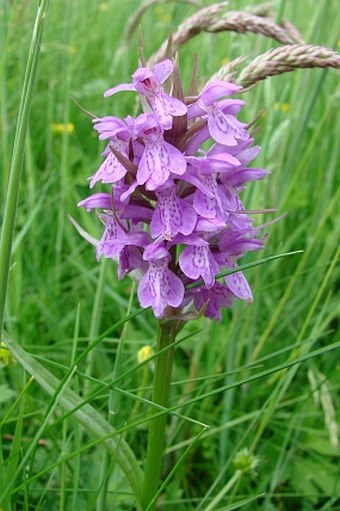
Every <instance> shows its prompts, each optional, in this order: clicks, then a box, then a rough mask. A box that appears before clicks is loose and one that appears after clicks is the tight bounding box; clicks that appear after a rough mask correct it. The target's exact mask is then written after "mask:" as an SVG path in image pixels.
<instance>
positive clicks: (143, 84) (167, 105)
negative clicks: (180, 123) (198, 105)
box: [104, 59, 187, 129]
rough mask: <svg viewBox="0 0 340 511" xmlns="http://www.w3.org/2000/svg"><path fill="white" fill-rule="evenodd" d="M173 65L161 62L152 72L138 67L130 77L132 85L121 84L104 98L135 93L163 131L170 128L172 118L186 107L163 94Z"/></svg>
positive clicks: (167, 60)
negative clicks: (123, 92) (143, 101)
mask: <svg viewBox="0 0 340 511" xmlns="http://www.w3.org/2000/svg"><path fill="white" fill-rule="evenodd" d="M173 70H174V64H173V62H172V61H171V60H170V59H166V60H163V61H162V62H159V63H158V64H156V65H155V67H154V68H153V70H151V69H149V68H148V67H140V68H138V69H137V70H136V71H135V73H133V75H132V79H133V82H132V83H122V84H121V85H117V86H116V87H113V88H112V89H108V90H107V91H106V92H105V93H104V96H105V97H108V96H112V95H113V94H116V93H117V92H120V91H137V92H139V93H140V94H142V95H143V96H145V98H146V99H147V100H148V102H149V104H150V106H151V108H152V110H153V111H154V113H155V115H156V117H157V119H158V121H159V123H160V124H161V125H162V126H163V127H164V129H170V128H171V126H172V117H173V116H181V115H185V114H186V113H187V107H186V105H185V104H184V103H182V102H181V101H180V100H179V99H177V98H174V97H173V96H170V94H167V93H166V92H164V89H163V87H162V83H164V82H165V80H166V79H167V78H169V76H170V75H171V74H172V72H173Z"/></svg>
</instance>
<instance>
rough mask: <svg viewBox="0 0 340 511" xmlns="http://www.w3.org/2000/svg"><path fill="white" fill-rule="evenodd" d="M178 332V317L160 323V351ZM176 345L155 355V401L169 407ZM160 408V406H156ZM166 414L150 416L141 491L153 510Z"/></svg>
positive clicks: (143, 503) (161, 460) (159, 470)
mask: <svg viewBox="0 0 340 511" xmlns="http://www.w3.org/2000/svg"><path fill="white" fill-rule="evenodd" d="M176 334H177V330H176V322H175V321H171V320H168V321H163V322H160V324H159V329H158V339H157V352H159V351H160V350H162V349H164V348H166V347H167V346H169V345H170V344H172V343H173V342H174V341H175V338H176ZM173 355H174V352H173V349H169V350H167V351H165V352H164V353H160V354H159V355H158V356H157V357H156V359H155V374H154V381H153V395H152V400H153V402H154V403H157V404H159V405H162V406H164V407H167V406H168V404H169V391H170V383H171V372H172V363H173ZM154 410H155V411H156V412H158V409H154ZM166 422H167V415H166V414H163V415H160V416H158V417H156V418H154V419H151V421H150V425H149V433H148V443H147V452H146V460H145V475H144V486H143V491H142V508H143V509H148V511H152V509H154V506H153V505H151V506H149V504H150V502H151V500H152V499H153V496H154V495H155V493H156V491H157V489H158V486H159V483H160V478H161V470H162V462H163V455H164V444H165V428H166Z"/></svg>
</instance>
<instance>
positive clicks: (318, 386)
mask: <svg viewBox="0 0 340 511" xmlns="http://www.w3.org/2000/svg"><path fill="white" fill-rule="evenodd" d="M212 3H213V2H208V1H204V2H203V1H202V2H200V4H201V5H204V6H207V5H210V4H212ZM139 5H140V2H138V1H137V0H125V1H124V2H122V1H118V0H108V1H107V2H103V1H99V0H92V1H90V0H73V1H72V2H70V1H68V0H57V1H54V0H50V5H49V8H48V12H47V16H46V19H45V27H44V34H43V40H42V48H41V54H40V59H39V67H38V70H37V80H36V84H35V88H34V95H33V100H32V109H31V117H30V122H29V130H28V136H27V141H26V146H25V150H24V151H25V154H24V166H23V171H22V179H21V184H20V192H19V205H18V214H17V220H16V229H15V239H14V245H13V258H12V263H11V271H10V281H9V287H8V295H7V305H6V315H5V320H6V321H5V334H4V340H6V338H10V339H12V340H14V341H15V342H16V343H18V344H20V346H21V347H22V348H23V349H24V350H25V352H27V353H29V354H31V357H32V360H35V361H36V362H39V363H40V364H41V365H42V366H44V367H45V368H46V369H47V370H48V371H50V372H51V373H53V374H54V375H55V376H56V377H57V378H58V379H59V380H60V381H62V384H61V385H60V386H59V387H58V386H57V390H56V391H55V392H52V396H50V395H48V393H46V389H43V385H42V384H41V382H40V380H39V377H37V376H36V377H35V379H31V375H32V374H33V376H35V375H34V371H33V369H34V368H33V366H32V368H31V371H30V370H27V371H26V370H25V369H24V368H23V367H22V363H21V362H20V361H15V360H14V359H13V358H11V357H9V356H8V352H7V350H6V349H5V348H4V347H2V348H1V351H0V363H1V366H0V427H1V436H0V446H1V452H2V454H0V509H2V510H3V511H9V510H10V511H21V510H25V511H31V510H32V511H33V510H34V511H38V510H41V511H42V510H49V511H57V510H59V511H62V510H67V511H69V510H70V511H75V510H80V509H82V510H88V511H92V510H94V509H96V510H97V511H104V510H109V509H110V510H116V511H123V510H128V509H134V506H135V503H134V497H133V495H132V493H131V488H130V486H129V484H128V482H127V480H126V477H125V476H124V475H123V473H122V471H121V470H120V468H119V467H118V466H117V464H115V463H114V462H113V461H112V460H111V458H110V455H109V454H108V451H107V449H106V448H105V446H104V445H103V443H102V442H101V441H100V439H98V438H96V437H95V431H94V430H93V428H92V429H91V427H92V426H91V427H89V428H87V427H86V418H85V419H83V421H80V422H79V420H78V419H79V416H78V418H77V417H76V415H75V414H73V413H72V406H73V407H74V406H76V403H75V402H71V401H72V400H71V398H70V403H71V405H70V408H71V410H70V411H67V408H66V410H65V406H63V405H62V400H63V398H64V399H67V396H68V394H67V390H65V389H72V390H73V391H74V392H75V393H76V394H78V395H79V396H80V400H87V399H88V401H89V403H90V404H91V405H92V407H93V408H94V409H95V410H96V411H97V413H98V414H100V415H101V416H102V417H105V418H106V419H107V421H108V423H110V424H111V425H112V426H113V427H115V428H117V429H118V430H121V431H123V436H124V439H125V440H126V441H127V442H129V444H130V446H131V447H132V450H133V451H134V453H135V455H136V456H137V458H138V459H139V460H143V457H144V454H145V441H146V430H147V422H148V404H147V400H149V399H150V384H151V380H152V363H149V364H146V363H144V365H141V366H139V365H138V364H139V362H138V358H137V355H138V353H139V350H140V349H141V348H143V347H144V346H151V347H153V346H154V343H155V328H156V321H155V318H154V317H153V314H152V311H150V310H144V311H143V312H141V313H139V314H137V315H135V316H133V317H132V318H131V319H130V320H129V321H128V322H126V323H124V318H125V317H126V315H128V314H132V315H133V313H134V312H135V311H138V309H139V305H138V301H137V299H136V296H135V292H136V289H135V285H134V284H133V282H132V280H130V279H129V278H126V279H124V280H123V281H121V282H118V280H117V278H116V268H115V264H114V263H113V262H112V261H108V260H101V261H100V262H99V263H97V262H96V260H95V253H94V249H93V247H91V246H90V245H89V244H87V243H86V241H85V240H83V239H82V238H81V237H80V236H79V234H78V233H77V232H76V230H75V228H74V226H73V225H72V223H71V222H70V220H69V218H68V215H70V216H72V217H73V218H75V219H76V220H77V222H78V223H79V224H81V225H82V226H83V228H84V229H86V230H87V231H88V232H90V233H91V235H93V236H95V237H97V238H99V237H100V235H101V234H100V226H99V223H98V221H97V218H96V216H95V215H88V214H87V213H86V212H85V211H83V210H80V209H78V208H77V203H78V202H79V201H80V200H82V199H83V198H84V197H86V196H87V195H88V184H87V181H86V179H87V177H88V176H91V175H92V174H93V173H94V171H95V170H96V169H97V168H98V166H99V163H100V161H101V157H100V152H101V150H102V149H104V145H102V146H100V145H99V144H98V140H97V134H96V133H95V132H94V130H93V128H92V124H91V119H90V118H89V117H88V116H87V115H86V114H84V112H83V111H82V110H81V109H80V108H79V107H78V106H77V105H76V104H75V102H73V101H72V99H71V98H72V97H74V98H75V99H76V100H77V102H79V104H80V105H81V106H82V107H83V108H84V109H86V110H88V111H90V112H92V113H93V114H95V115H97V116H103V115H108V114H111V115H117V116H122V117H124V116H126V115H128V114H133V112H134V109H135V103H134V99H133V96H131V95H130V94H128V93H127V94H124V93H122V94H121V95H119V96H114V97H113V98H109V99H104V98H103V92H104V91H105V90H106V89H108V88H109V87H112V86H114V85H116V84H118V83H120V82H128V81H130V75H131V73H132V72H133V71H134V70H135V69H136V67H137V58H138V51H137V31H132V28H133V27H132V28H131V30H130V33H129V34H126V32H125V31H124V30H125V28H126V26H127V24H128V22H129V20H131V16H132V15H133V13H134V12H135V11H136V9H137V8H138V6H139ZM258 5H259V2H257V1H256V0H241V1H239V2H236V0H230V9H234V10H240V9H246V8H252V7H257V6H258ZM36 7H37V2H31V1H26V0H14V1H13V2H6V1H3V2H1V3H0V34H1V35H0V39H1V43H0V44H1V52H0V126H1V128H0V130H1V153H0V166H1V176H0V183H1V207H0V215H2V211H3V205H4V202H5V200H6V196H7V185H8V176H9V168H10V160H11V152H12V146H13V140H14V132H15V125H16V120H17V116H18V105H19V99H20V93H21V87H22V81H23V74H24V70H25V65H26V60H27V49H28V46H29V43H30V38H31V32H32V26H33V21H34V16H35V11H36ZM195 9H197V7H195V6H194V5H191V4H190V3H186V2H157V3H154V4H153V5H151V6H150V7H149V9H147V10H146V11H145V13H144V14H143V17H142V19H141V25H142V31H143V37H144V45H145V53H146V55H147V57H151V55H152V54H153V53H154V52H155V51H156V50H157V49H158V48H159V46H160V45H161V43H162V42H163V41H164V40H165V39H166V38H167V36H168V33H169V29H170V27H174V28H176V27H177V26H178V25H179V24H180V23H181V22H182V21H183V20H184V19H185V18H186V17H187V16H190V15H192V14H193V13H194V12H195ZM273 11H274V13H275V17H276V21H278V22H280V21H281V20H282V19H283V18H285V19H288V20H290V21H291V22H293V23H294V24H295V25H296V26H297V27H298V29H299V31H300V33H301V34H302V35H303V38H304V39H305V41H306V42H307V43H313V44H320V45H323V46H327V47H330V48H334V49H337V50H339V45H340V40H339V39H338V37H339V33H338V32H337V31H338V27H339V21H340V19H339V6H338V2H337V1H336V0H320V1H319V2H315V0H300V1H299V2H297V1H294V0H286V1H283V0H277V1H274V2H273ZM277 46H279V43H277V42H275V41H273V40H272V39H269V38H265V37H263V36H261V35H258V34H237V33H233V32H222V33H218V34H209V33H202V34H200V35H198V36H197V37H195V38H193V39H192V40H190V41H189V42H188V43H187V44H186V45H185V46H183V48H182V49H181V50H180V63H181V69H182V75H183V76H182V78H183V82H184V84H186V86H188V84H189V81H190V76H191V71H192V67H193V59H194V54H195V53H196V52H197V53H198V56H199V80H200V84H201V85H202V86H203V85H204V84H205V82H206V81H207V80H208V79H209V78H210V77H211V76H212V75H213V74H214V73H216V72H217V71H218V69H219V68H220V67H221V66H222V65H223V64H225V63H226V62H227V61H230V60H233V59H235V58H237V57H239V56H246V58H247V60H246V63H249V62H251V61H252V59H254V57H255V56H256V55H259V54H260V53H263V52H265V51H267V50H269V49H270V48H272V47H277ZM241 68H242V65H241ZM338 80H339V75H338V72H337V71H335V70H333V69H311V70H306V69H302V70H297V71H294V72H293V73H289V74H283V75H281V76H277V77H272V78H269V79H267V80H265V81H263V82H259V83H258V84H257V85H256V86H255V87H253V88H251V89H250V90H249V91H248V92H247V93H246V94H245V99H246V101H247V104H246V107H245V108H244V109H243V111H242V119H247V120H248V121H249V120H252V119H254V118H255V117H256V116H257V115H258V114H259V112H260V111H261V110H262V109H264V112H263V114H262V116H261V117H260V118H259V120H258V121H257V126H258V129H257V133H256V143H258V144H259V145H261V146H262V151H261V153H260V155H259V156H258V158H257V160H256V166H258V167H263V168H265V169H268V170H270V172H271V174H270V175H269V176H268V177H266V178H265V179H264V180H262V181H260V182H256V183H252V184H251V186H249V187H248V189H247V191H246V193H245V194H243V201H244V203H245V205H246V207H247V208H248V209H250V210H257V209H259V208H263V207H265V208H275V209H276V210H277V212H276V213H274V214H273V213H271V214H265V215H257V217H256V221H257V222H258V223H259V224H261V223H265V222H271V221H272V220H273V219H274V218H277V217H279V216H281V215H282V218H281V219H280V221H278V222H275V223H273V224H272V225H269V226H268V228H267V229H266V232H267V233H268V237H267V239H266V242H265V248H264V250H262V251H260V252H259V253H251V254H250V255H247V256H246V257H245V258H244V259H243V260H242V263H249V262H254V261H256V260H260V259H263V258H266V257H269V256H273V255H276V254H280V253H285V252H289V251H296V250H302V251H303V252H301V253H299V254H296V255H292V256H290V257H285V258H282V259H277V260H272V261H268V262H267V263H266V264H262V265H258V266H254V267H252V268H250V269H249V270H247V279H248V281H249V283H250V285H251V288H252V291H253V295H254V303H253V304H252V305H248V304H245V303H243V302H242V303H241V302H235V305H234V307H233V308H232V309H231V310H224V311H223V319H222V321H221V322H215V321H209V320H207V319H206V318H200V319H198V320H196V321H193V322H189V323H188V324H187V325H186V326H185V328H184V329H183V330H182V332H181V334H180V335H179V337H178V339H182V342H180V343H179V344H178V346H177V349H176V353H175V366H174V374H173V384H172V388H171V398H170V400H171V404H170V416H169V428H168V433H167V458H166V462H165V466H164V474H165V475H167V474H169V472H170V471H171V470H172V468H173V467H175V470H174V471H173V473H171V476H170V477H169V479H168V480H167V483H166V487H165V488H164V492H163V495H162V497H161V499H160V508H161V509H167V510H172V509H178V510H183V511H184V510H188V511H189V510H193V509H196V510H200V511H208V510H219V511H222V510H225V511H227V510H232V509H237V508H242V509H244V510H252V511H253V510H260V509H264V510H266V511H274V510H275V511H276V510H279V511H293V510H294V511H297V510H301V511H310V510H313V509H320V510H324V511H326V510H331V509H332V510H336V509H339V510H340V498H339V493H340V480H339V479H340V473H339V427H338V420H339V412H338V409H339V370H340V366H339V364H340V362H339V355H338V354H339V347H340V342H339V334H338V330H339V313H340V301H339V293H338V291H337V287H336V286H337V284H338V283H339V277H340V275H339V266H338V265H337V263H338V260H339V241H340V236H339V235H340V222H339V201H340V195H339V193H340V187H339V177H338V171H339V150H340V149H339V133H340V120H339V115H337V113H338V112H337V109H338V106H339V87H338ZM97 190H98V191H99V190H100V185H97ZM0 219H2V216H0ZM113 325H116V326H115V328H114V329H112V326H113ZM110 329H111V330H110ZM103 333H104V334H103ZM100 335H101V338H100V342H95V344H96V345H95V347H91V349H89V346H90V345H91V343H93V342H94V341H96V340H98V336H100ZM82 354H83V355H84V354H85V355H86V356H83V357H82V358H81V359H79V361H78V363H77V365H76V366H75V361H76V360H78V358H79V356H81V355H82ZM27 368H28V366H27V367H26V369H27ZM121 375H123V376H121ZM41 376H42V377H43V374H42V373H41ZM118 378H119V380H118ZM35 380H36V381H35ZM112 382H113V384H112ZM72 403H73V404H72ZM109 410H111V412H109ZM84 421H85V422H84ZM104 430H105V428H103V433H102V434H103V436H104V435H105V432H104ZM240 453H241V455H240ZM235 456H237V459H238V464H236V465H235ZM254 457H255V458H254ZM240 458H241V461H240ZM254 459H255V461H256V463H254V465H255V464H257V466H256V468H255V467H254V470H252V469H251V467H249V466H248V465H247V463H249V462H250V461H253V462H254ZM249 460H250V461H249ZM247 468H249V470H247Z"/></svg>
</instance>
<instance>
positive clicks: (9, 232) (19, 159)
mask: <svg viewBox="0 0 340 511" xmlns="http://www.w3.org/2000/svg"><path fill="white" fill-rule="evenodd" d="M47 4H48V0H41V2H40V4H39V7H38V10H37V14H36V18H35V23H34V27H33V33H32V38H31V45H30V49H29V52H28V58H27V66H26V72H25V78H24V84H23V88H22V94H21V100H20V106H19V112H18V122H17V126H16V132H15V138H14V146H13V153H12V160H11V165H10V172H9V183H8V191H7V200H6V205H5V211H4V220H3V226H2V231H1V239H0V261H1V265H0V332H2V326H3V321H4V311H5V303H6V293H7V285H8V278H9V270H10V260H11V253H12V243H13V235H14V225H15V217H16V212H17V206H18V196H19V185H20V178H21V169H22V164H23V159H24V149H25V142H26V134H27V128H28V124H29V117H30V110H31V104H32V97H33V87H34V82H35V77H36V72H37V66H38V60H39V54H40V43H41V38H42V32H43V26H44V19H45V15H46V11H47Z"/></svg>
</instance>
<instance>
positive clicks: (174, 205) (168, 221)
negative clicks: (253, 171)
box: [150, 186, 197, 240]
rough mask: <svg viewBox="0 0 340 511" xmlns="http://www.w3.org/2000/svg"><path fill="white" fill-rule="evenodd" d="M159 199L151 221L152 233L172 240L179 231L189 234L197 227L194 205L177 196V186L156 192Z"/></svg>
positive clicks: (154, 235)
mask: <svg viewBox="0 0 340 511" xmlns="http://www.w3.org/2000/svg"><path fill="white" fill-rule="evenodd" d="M156 195H157V198H158V201H157V206H156V209H155V212H154V215H153V218H152V221H151V225H150V228H151V235H152V236H153V237H154V238H156V237H157V236H160V235H164V237H165V238H166V239H169V240H171V239H172V238H173V237H174V236H176V234H178V233H179V232H180V233H182V234H185V235H189V234H191V233H192V231H193V230H194V228H195V225H196V221H197V215H196V213H195V211H194V209H193V207H192V206H191V205H190V204H189V203H188V202H186V201H185V200H183V199H179V198H178V197H177V196H176V187H175V186H172V187H169V188H166V189H165V190H158V191H157V192H156Z"/></svg>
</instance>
